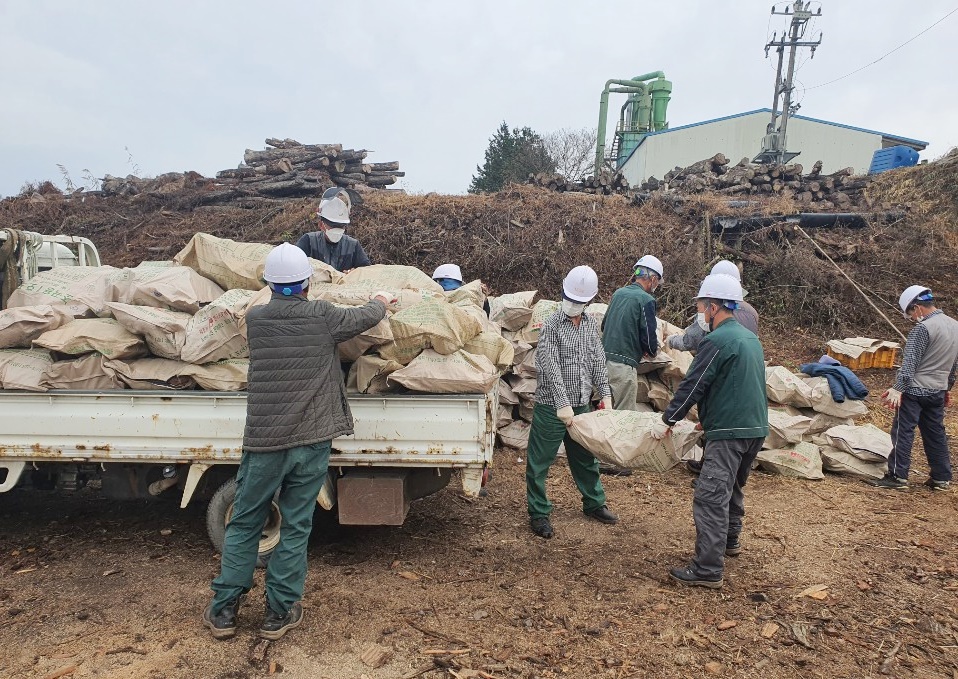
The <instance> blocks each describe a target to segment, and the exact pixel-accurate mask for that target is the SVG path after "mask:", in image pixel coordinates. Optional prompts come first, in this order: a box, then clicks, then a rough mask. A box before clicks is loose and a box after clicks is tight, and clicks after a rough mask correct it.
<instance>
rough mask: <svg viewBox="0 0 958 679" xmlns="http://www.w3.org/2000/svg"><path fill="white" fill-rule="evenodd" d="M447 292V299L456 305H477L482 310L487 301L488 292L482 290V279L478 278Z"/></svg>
mask: <svg viewBox="0 0 958 679" xmlns="http://www.w3.org/2000/svg"><path fill="white" fill-rule="evenodd" d="M440 287H442V286H440ZM445 294H446V301H447V302H449V303H450V304H455V305H456V306H475V307H479V309H480V310H482V305H483V304H485V302H486V293H484V292H483V291H482V281H480V280H478V279H477V280H474V281H471V282H469V283H466V284H465V285H461V286H459V287H458V288H456V289H455V290H450V291H449V292H447V293H445Z"/></svg>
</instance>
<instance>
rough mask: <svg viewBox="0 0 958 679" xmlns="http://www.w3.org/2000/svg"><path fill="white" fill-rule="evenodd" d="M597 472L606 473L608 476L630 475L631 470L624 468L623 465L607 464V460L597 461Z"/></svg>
mask: <svg viewBox="0 0 958 679" xmlns="http://www.w3.org/2000/svg"><path fill="white" fill-rule="evenodd" d="M599 473H600V474H608V475H609V476H632V470H631V469H626V468H625V467H617V466H616V465H614V464H608V463H607V462H600V463H599Z"/></svg>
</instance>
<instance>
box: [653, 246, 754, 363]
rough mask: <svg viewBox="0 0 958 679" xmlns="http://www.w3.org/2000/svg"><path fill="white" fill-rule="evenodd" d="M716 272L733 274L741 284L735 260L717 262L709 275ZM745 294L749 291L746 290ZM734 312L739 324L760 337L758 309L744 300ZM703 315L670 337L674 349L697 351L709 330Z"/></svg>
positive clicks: (697, 316) (727, 274) (699, 315)
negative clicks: (681, 331)
mask: <svg viewBox="0 0 958 679" xmlns="http://www.w3.org/2000/svg"><path fill="white" fill-rule="evenodd" d="M714 274H724V275H726V276H731V277H732V278H734V279H735V280H737V281H738V282H739V283H740V284H741V282H742V273H741V272H740V271H739V270H738V267H737V266H736V265H735V263H734V262H730V261H728V260H725V259H723V260H722V261H720V262H716V263H715V266H713V267H712V270H711V271H710V272H709V275H714ZM745 294H748V293H747V292H746V293H745ZM732 313H733V315H734V316H735V320H736V321H738V323H739V325H741V326H742V327H744V328H746V329H748V330H751V331H752V332H753V333H755V336H756V337H758V311H756V310H755V307H753V306H752V305H751V304H749V303H748V302H746V301H744V300H743V301H742V302H740V303H739V304H738V306H737V307H736V308H735V311H734V312H732ZM701 316H702V315H701V314H697V315H696V319H695V322H694V323H692V324H691V325H689V327H687V328H686V329H685V333H683V334H681V335H672V336H671V337H669V339H668V340H667V342H668V345H669V346H670V347H671V348H672V349H678V350H679V351H697V350H698V348H699V344H701V342H702V340H703V339H704V338H705V334H706V333H707V332H708V326H707V325H706V324H705V323H704V321H703V320H702V317H701Z"/></svg>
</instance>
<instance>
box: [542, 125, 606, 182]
mask: <svg viewBox="0 0 958 679" xmlns="http://www.w3.org/2000/svg"><path fill="white" fill-rule="evenodd" d="M598 133H599V132H598V130H597V129H596V128H594V127H593V128H588V127H583V128H581V129H578V130H573V129H570V128H562V129H561V130H556V131H555V132H552V133H550V134H547V135H546V136H545V138H544V139H543V141H544V143H545V149H546V153H548V154H549V157H550V158H552V160H553V162H554V163H555V166H556V172H557V173H559V174H561V175H562V176H563V177H565V178H566V179H568V180H569V181H579V180H580V179H582V178H583V177H585V176H586V175H588V174H591V173H592V170H593V169H594V167H593V166H594V164H595V143H596V139H597V138H598Z"/></svg>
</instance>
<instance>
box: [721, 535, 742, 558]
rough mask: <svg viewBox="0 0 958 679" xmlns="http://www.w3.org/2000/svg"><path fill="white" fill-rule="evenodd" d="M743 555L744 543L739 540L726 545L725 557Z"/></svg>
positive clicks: (736, 539)
mask: <svg viewBox="0 0 958 679" xmlns="http://www.w3.org/2000/svg"><path fill="white" fill-rule="evenodd" d="M741 553H742V543H741V542H739V539H738V538H735V539H733V540H730V541H729V542H726V543H725V556H738V555H739V554H741Z"/></svg>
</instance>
